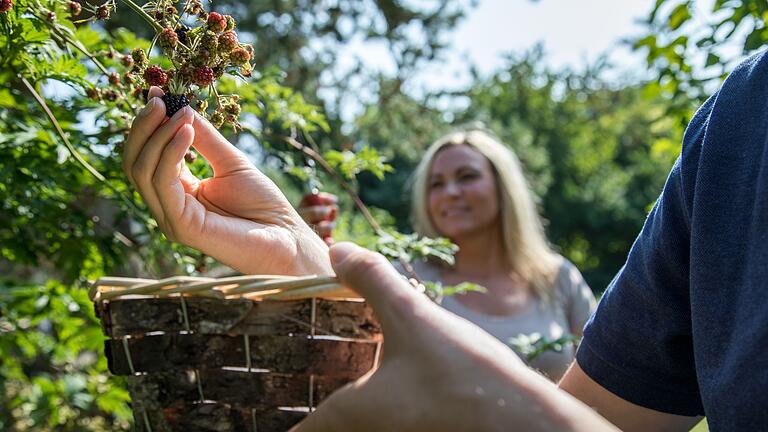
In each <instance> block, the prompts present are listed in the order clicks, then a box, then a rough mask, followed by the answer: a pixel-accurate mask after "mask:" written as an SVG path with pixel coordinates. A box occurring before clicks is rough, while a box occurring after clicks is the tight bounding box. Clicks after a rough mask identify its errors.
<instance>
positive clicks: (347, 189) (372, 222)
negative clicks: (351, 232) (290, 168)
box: [283, 136, 422, 284]
mask: <svg viewBox="0 0 768 432" xmlns="http://www.w3.org/2000/svg"><path fill="white" fill-rule="evenodd" d="M283 140H285V142H286V143H288V145H290V146H291V147H293V148H295V149H296V150H299V151H301V152H302V153H304V154H305V155H307V156H309V157H310V158H312V159H313V160H314V161H315V162H317V163H318V164H320V166H321V167H322V168H323V169H324V170H325V171H326V172H327V173H328V174H330V175H331V177H333V180H334V181H335V182H336V183H337V184H338V185H339V186H341V188H342V189H344V191H345V192H346V193H347V194H348V195H349V196H350V197H352V201H353V202H354V203H355V207H357V209H358V210H360V213H362V215H363V217H364V218H365V220H366V221H367V222H368V224H369V225H370V226H371V227H372V228H373V230H374V232H375V233H376V235H378V236H385V235H388V234H387V233H386V232H384V230H383V229H381V225H379V223H378V222H377V221H376V219H375V218H374V217H373V215H372V214H371V212H370V211H369V210H368V207H367V206H366V205H365V203H363V200H361V199H360V196H359V195H358V194H357V192H355V190H354V189H353V188H352V186H350V185H349V183H347V182H346V181H345V180H344V179H343V178H342V177H341V176H340V175H339V173H337V172H336V170H334V169H333V167H331V165H330V164H329V163H328V161H326V160H325V159H324V158H323V157H322V156H321V155H320V153H319V152H318V151H316V150H314V149H312V148H309V147H307V146H306V145H304V144H302V143H300V142H299V141H297V140H296V139H295V138H293V137H289V136H287V137H283ZM313 147H317V144H315V143H313ZM397 261H398V262H399V263H400V265H402V266H403V269H404V270H405V271H406V272H407V273H408V275H409V276H410V277H411V278H413V279H416V281H417V282H418V283H419V284H421V283H422V281H421V278H420V277H419V275H418V274H416V270H414V268H413V266H411V263H409V262H408V261H406V260H405V259H404V258H402V257H397Z"/></svg>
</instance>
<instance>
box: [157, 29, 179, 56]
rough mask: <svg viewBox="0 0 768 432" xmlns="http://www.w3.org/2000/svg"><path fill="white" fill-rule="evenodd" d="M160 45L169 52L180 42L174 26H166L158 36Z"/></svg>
mask: <svg viewBox="0 0 768 432" xmlns="http://www.w3.org/2000/svg"><path fill="white" fill-rule="evenodd" d="M157 41H158V45H160V48H162V49H163V51H166V52H169V51H171V50H173V49H174V48H176V45H177V44H178V43H179V36H178V35H177V34H176V32H175V31H173V29H172V28H170V27H166V28H164V29H163V31H161V32H160V36H159V37H158V38H157Z"/></svg>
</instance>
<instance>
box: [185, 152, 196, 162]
mask: <svg viewBox="0 0 768 432" xmlns="http://www.w3.org/2000/svg"><path fill="white" fill-rule="evenodd" d="M184 160H185V161H186V162H187V163H193V162H194V161H196V160H197V155H196V154H195V152H193V151H192V150H187V152H186V153H185V154H184Z"/></svg>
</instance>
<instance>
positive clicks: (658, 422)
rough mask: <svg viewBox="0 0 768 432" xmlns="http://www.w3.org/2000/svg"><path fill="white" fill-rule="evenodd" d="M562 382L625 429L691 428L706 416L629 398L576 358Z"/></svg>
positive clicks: (661, 431)
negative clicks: (647, 405) (611, 388)
mask: <svg viewBox="0 0 768 432" xmlns="http://www.w3.org/2000/svg"><path fill="white" fill-rule="evenodd" d="M558 386H559V387H560V388H561V389H563V390H565V391H566V392H568V393H570V394H571V395H573V396H574V397H576V398H577V399H579V400H580V401H582V402H583V403H585V404H587V405H588V406H590V407H592V408H593V409H594V410H595V411H597V413H598V414H600V415H601V416H602V417H604V418H605V419H607V420H608V421H610V422H611V423H613V424H614V425H616V426H617V427H618V428H619V429H621V430H622V431H624V432H633V431H638V432H644V431H658V432H673V431H688V430H690V429H691V428H692V427H693V426H694V425H696V424H697V423H698V422H699V421H701V419H702V417H701V416H692V417H689V416H681V415H675V414H668V413H663V412H660V411H656V410H652V409H650V408H645V407H642V406H640V405H635V404H633V403H631V402H628V401H626V400H624V399H622V398H620V397H618V396H616V395H615V394H613V393H611V392H609V391H608V390H606V389H605V388H604V387H602V386H601V385H600V384H598V383H597V382H595V381H594V380H593V379H592V378H590V377H589V376H588V375H587V374H586V373H584V371H583V370H582V369H581V367H579V364H578V363H577V362H576V361H574V362H573V363H572V364H571V367H570V368H568V371H567V372H566V373H565V375H564V376H563V378H562V379H561V380H560V383H559V384H558Z"/></svg>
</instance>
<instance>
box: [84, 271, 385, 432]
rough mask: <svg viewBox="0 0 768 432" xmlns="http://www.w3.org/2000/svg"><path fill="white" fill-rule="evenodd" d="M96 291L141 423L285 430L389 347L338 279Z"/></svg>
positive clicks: (177, 282) (108, 346)
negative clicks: (382, 347)
mask: <svg viewBox="0 0 768 432" xmlns="http://www.w3.org/2000/svg"><path fill="white" fill-rule="evenodd" d="M90 295H91V299H92V300H93V301H94V303H95V307H96V314H97V316H98V317H99V319H100V320H101V324H102V328H103V331H104V334H105V335H106V336H107V340H106V341H105V344H104V353H105V355H106V357H107V360H108V364H109V370H110V371H111V372H112V373H113V374H115V375H124V376H126V377H127V383H128V390H129V392H130V394H131V398H132V401H133V403H132V405H133V412H134V419H135V426H136V430H138V431H147V432H149V431H153V432H157V431H254V432H256V431H258V432H264V431H285V430H288V429H290V428H291V427H292V426H293V425H295V424H296V423H298V422H300V421H301V420H302V419H303V418H304V417H305V416H306V415H307V414H308V413H310V412H312V410H313V409H314V407H315V406H316V405H317V404H318V403H319V402H320V401H322V400H323V399H324V398H325V397H327V396H328V395H330V394H331V393H332V392H333V391H335V390H336V389H338V388H340V387H342V386H344V385H345V384H347V383H349V382H351V381H353V380H355V379H357V378H359V377H361V376H363V375H364V374H366V373H367V372H368V371H370V370H371V369H373V368H375V367H376V363H377V360H378V357H379V353H380V348H381V343H380V341H381V338H380V334H381V331H380V327H379V324H378V322H377V321H376V320H375V318H374V317H373V313H372V311H371V309H370V308H369V307H368V306H367V305H366V304H365V303H364V302H362V301H361V300H360V299H357V298H354V297H356V295H354V293H352V292H350V291H347V290H345V289H343V288H342V287H340V286H339V284H338V282H337V280H336V279H335V278H332V277H316V276H308V277H285V276H237V277H229V278H221V279H212V278H192V277H176V278H170V279H165V280H160V281H155V280H148V279H129V278H102V279H100V280H98V281H96V283H94V284H93V285H92V287H91V290H90Z"/></svg>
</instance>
